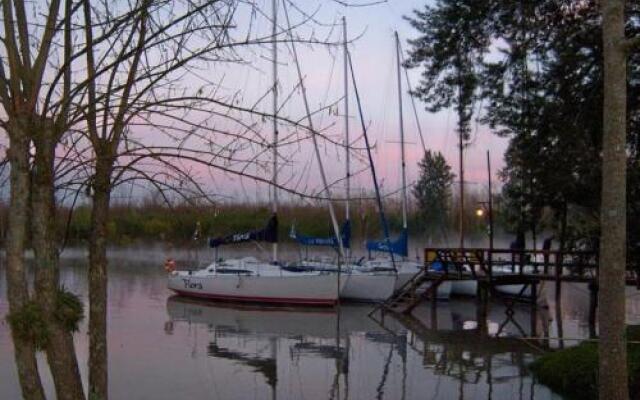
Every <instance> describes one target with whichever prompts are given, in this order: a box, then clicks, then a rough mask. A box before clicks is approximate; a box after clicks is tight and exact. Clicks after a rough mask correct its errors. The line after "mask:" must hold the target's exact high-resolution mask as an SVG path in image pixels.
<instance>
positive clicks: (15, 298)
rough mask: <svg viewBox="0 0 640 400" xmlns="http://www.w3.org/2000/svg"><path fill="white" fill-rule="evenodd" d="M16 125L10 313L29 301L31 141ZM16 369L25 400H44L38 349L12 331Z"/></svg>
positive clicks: (10, 218) (9, 240) (11, 154)
mask: <svg viewBox="0 0 640 400" xmlns="http://www.w3.org/2000/svg"><path fill="white" fill-rule="evenodd" d="M15 125H16V124H15V123H12V122H10V126H11V128H12V129H11V130H12V132H10V137H11V142H10V147H9V149H8V151H7V157H8V160H9V163H10V165H11V171H10V180H11V196H10V200H9V208H10V212H9V216H8V226H7V242H6V252H7V258H6V260H7V272H6V274H7V297H8V299H9V311H10V312H11V313H13V312H18V311H19V310H20V309H21V308H22V306H23V305H24V304H25V303H26V302H27V301H28V300H29V291H28V288H27V278H26V274H25V272H26V271H25V265H24V264H25V263H24V251H25V241H26V238H27V227H28V214H29V139H28V138H27V137H26V135H24V134H23V131H21V130H20V128H19V127H17V126H15ZM11 333H12V339H13V347H14V352H15V361H16V367H17V369H18V378H19V380H20V388H21V389H22V397H23V398H24V399H27V400H40V399H44V398H45V396H44V391H43V390H42V383H41V382H40V374H39V373H38V364H37V362H36V348H35V346H34V344H33V343H32V342H31V341H28V340H24V339H23V338H21V337H20V335H18V334H17V332H15V331H14V330H13V329H12V330H11Z"/></svg>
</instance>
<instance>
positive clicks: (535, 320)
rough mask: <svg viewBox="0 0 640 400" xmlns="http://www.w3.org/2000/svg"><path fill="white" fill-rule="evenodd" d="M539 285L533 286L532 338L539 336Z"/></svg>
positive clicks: (534, 284) (533, 284)
mask: <svg viewBox="0 0 640 400" xmlns="http://www.w3.org/2000/svg"><path fill="white" fill-rule="evenodd" d="M537 325H538V284H537V283H532V284H531V337H536V336H538V329H537V328H538V326H537Z"/></svg>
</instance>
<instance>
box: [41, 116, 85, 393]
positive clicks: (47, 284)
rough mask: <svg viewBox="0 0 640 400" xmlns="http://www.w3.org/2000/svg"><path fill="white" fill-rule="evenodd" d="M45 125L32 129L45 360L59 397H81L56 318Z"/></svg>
mask: <svg viewBox="0 0 640 400" xmlns="http://www.w3.org/2000/svg"><path fill="white" fill-rule="evenodd" d="M50 129H51V127H49V126H46V127H44V129H41V130H40V131H39V132H35V133H36V135H35V136H34V145H35V148H36V154H35V158H34V160H35V162H34V169H33V174H32V182H31V183H32V186H31V188H32V189H31V202H32V203H31V207H32V217H31V218H32V231H33V249H34V254H35V264H36V272H35V290H36V294H37V301H38V303H39V305H40V307H42V310H43V311H44V316H45V322H46V324H47V327H48V328H49V341H48V343H47V346H46V353H47V361H48V363H49V368H50V370H51V375H52V377H53V381H54V384H55V388H56V396H57V398H58V399H59V400H66V399H69V400H75V399H84V391H83V389H82V381H81V379H80V373H79V370H78V361H77V359H76V353H75V349H74V346H73V337H72V335H71V332H69V331H67V330H66V329H65V328H64V327H63V326H62V325H61V324H60V323H59V322H58V321H57V319H56V318H55V316H54V315H55V310H56V299H57V294H58V290H59V268H58V249H57V241H56V231H55V197H54V190H55V188H54V184H55V182H54V159H55V141H54V140H53V139H52V136H53V135H52V134H51V132H50Z"/></svg>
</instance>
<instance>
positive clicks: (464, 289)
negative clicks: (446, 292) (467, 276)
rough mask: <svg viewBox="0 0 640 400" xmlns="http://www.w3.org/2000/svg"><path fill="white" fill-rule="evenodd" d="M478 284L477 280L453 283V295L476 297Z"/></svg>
mask: <svg viewBox="0 0 640 400" xmlns="http://www.w3.org/2000/svg"><path fill="white" fill-rule="evenodd" d="M477 293H478V282H477V281H475V280H466V281H451V294H452V295H454V296H476V294H477Z"/></svg>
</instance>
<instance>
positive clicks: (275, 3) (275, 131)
mask: <svg viewBox="0 0 640 400" xmlns="http://www.w3.org/2000/svg"><path fill="white" fill-rule="evenodd" d="M271 6H272V12H273V16H272V18H273V25H272V27H271V38H272V40H273V42H272V46H271V52H272V54H271V58H272V60H273V64H272V66H273V140H272V144H271V145H272V147H273V171H272V172H273V176H272V178H271V182H272V185H271V188H272V190H273V197H272V199H271V207H272V211H273V215H276V216H277V215H278V187H277V185H278V41H277V40H276V35H277V33H278V0H272V1H271ZM272 261H273V263H274V264H277V263H278V243H277V242H276V243H273V259H272Z"/></svg>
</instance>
